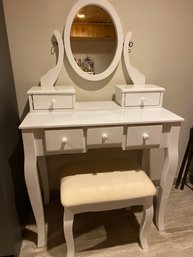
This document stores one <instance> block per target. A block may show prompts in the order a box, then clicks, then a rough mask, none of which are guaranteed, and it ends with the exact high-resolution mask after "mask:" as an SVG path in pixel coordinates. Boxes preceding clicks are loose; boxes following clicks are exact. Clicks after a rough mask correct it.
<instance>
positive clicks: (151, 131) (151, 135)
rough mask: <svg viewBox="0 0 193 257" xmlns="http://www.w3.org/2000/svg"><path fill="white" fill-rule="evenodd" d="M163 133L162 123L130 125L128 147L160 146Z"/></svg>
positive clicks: (127, 139) (127, 138)
mask: <svg viewBox="0 0 193 257" xmlns="http://www.w3.org/2000/svg"><path fill="white" fill-rule="evenodd" d="M161 133H162V125H153V126H151V125H150V126H131V127H128V128H127V137H126V148H138V147H139V148H141V147H142V148H143V147H144V148H145V147H148V146H158V145H159V144H160V140H161Z"/></svg>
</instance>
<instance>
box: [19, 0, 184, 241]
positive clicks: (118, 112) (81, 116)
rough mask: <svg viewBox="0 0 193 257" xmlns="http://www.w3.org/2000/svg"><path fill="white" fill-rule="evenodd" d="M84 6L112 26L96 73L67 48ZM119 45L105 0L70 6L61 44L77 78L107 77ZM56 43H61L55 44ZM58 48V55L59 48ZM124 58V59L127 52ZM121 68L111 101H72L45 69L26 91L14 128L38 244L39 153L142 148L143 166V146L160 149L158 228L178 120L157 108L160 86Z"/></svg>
mask: <svg viewBox="0 0 193 257" xmlns="http://www.w3.org/2000/svg"><path fill="white" fill-rule="evenodd" d="M85 6H88V7H89V6H92V7H93V6H96V7H99V8H101V9H103V10H104V11H105V12H106V13H107V14H108V15H109V16H110V17H111V19H112V21H113V24H114V27H115V32H116V33H115V34H116V45H117V47H116V51H115V54H114V55H113V59H112V61H111V62H110V64H109V66H108V67H107V68H106V69H105V70H104V71H103V72H102V73H99V74H91V73H88V72H85V71H83V70H82V69H81V68H80V67H79V65H78V64H77V62H76V61H75V58H74V57H73V53H72V50H71V39H70V33H71V27H72V23H73V20H74V19H75V17H76V15H77V13H78V12H79V11H80V10H82V9H83V8H84V7H85ZM126 38H127V37H126ZM59 40H60V38H58V41H59ZM127 40H128V38H127ZM122 44H123V35H122V28H121V24H120V20H119V17H118V15H117V14H116V12H115V10H114V8H113V7H112V6H111V5H110V4H109V3H108V2H107V1H103V0H100V1H99V0H85V1H83V0H80V1H78V2H77V3H76V4H75V5H74V6H73V7H72V10H71V12H70V13H69V16H68V19H67V21H66V25H65V31H64V46H65V50H66V54H67V57H68V61H69V63H70V64H71V66H72V68H73V69H74V71H75V72H76V73H77V74H78V75H79V76H80V77H81V78H83V79H85V80H89V81H90V83H92V82H93V81H100V80H103V79H104V78H106V77H108V76H109V75H110V74H111V73H112V72H113V71H114V69H115V68H116V66H117V64H118V62H119V60H120V58H121V53H122ZM58 45H60V47H62V45H61V44H60V43H59V44H58ZM124 49H125V46H124ZM59 51H60V53H62V50H60V49H59ZM124 58H125V60H127V56H125V57H124ZM58 63H59V62H58ZM57 65H58V66H57V69H55V70H54V69H52V75H51V77H52V81H56V79H57V76H58V74H59V68H58V67H59V66H60V64H57ZM127 70H128V72H129V73H130V72H131V74H132V75H131V77H132V78H133V82H134V84H133V85H115V99H116V101H106V102H76V92H75V90H74V88H73V87H72V86H69V85H68V86H64V87H54V85H51V86H49V87H46V85H45V81H49V79H50V73H49V72H48V75H44V80H43V81H44V83H43V84H42V86H41V87H34V88H32V89H30V90H29V91H28V97H29V104H30V112H29V113H28V114H27V116H26V117H25V119H24V120H23V121H22V123H21V125H20V129H21V130H22V135H23V143H24V152H25V180H26V185H27V190H28V194H29V198H30V202H31V205H32V208H33V212H34V215H35V220H36V223H37V233H38V242H37V245H38V246H45V245H46V231H45V218H44V207H43V201H42V195H41V191H40V181H39V176H38V170H37V157H40V158H38V165H39V168H40V175H41V177H42V182H43V189H44V190H43V191H44V201H45V203H46V202H49V186H48V179H47V172H46V161H45V156H46V155H55V154H64V158H65V154H66V153H72V154H73V153H86V152H87V151H88V150H89V149H92V148H99V149H100V148H101V149H102V148H108V147H109V148H111V147H119V148H121V149H122V150H123V151H124V150H129V149H143V150H144V151H143V152H144V155H143V164H145V163H147V162H148V160H147V159H146V158H147V156H148V155H147V154H146V153H147V152H148V151H149V149H152V148H163V149H164V152H165V158H164V165H163V171H162V177H161V181H160V186H159V190H158V195H157V203H156V209H155V224H156V226H157V228H158V230H159V231H163V230H164V213H165V208H166V204H167V200H168V197H169V194H170V191H171V187H172V184H173V180H174V176H175V173H176V168H177V164H178V139H179V133H180V126H181V123H182V121H183V118H181V117H179V116H178V115H176V114H174V113H172V112H170V111H168V110H166V109H165V108H163V107H162V100H163V94H164V88H161V87H158V86H154V85H147V84H145V83H144V76H143V74H141V73H140V72H139V71H138V70H136V69H135V68H133V67H132V66H131V65H130V63H129V64H128V67H127ZM135 81H136V83H135ZM139 82H141V84H140V83H139Z"/></svg>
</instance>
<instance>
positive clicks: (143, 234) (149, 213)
mask: <svg viewBox="0 0 193 257" xmlns="http://www.w3.org/2000/svg"><path fill="white" fill-rule="evenodd" d="M152 220H153V197H148V198H146V199H145V204H144V206H143V217H142V221H141V225H140V231H139V239H140V243H141V247H142V248H143V249H144V250H147V249H148V243H147V236H148V233H149V231H150V228H151V224H152Z"/></svg>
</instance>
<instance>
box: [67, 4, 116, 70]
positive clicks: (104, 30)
mask: <svg viewBox="0 0 193 257" xmlns="http://www.w3.org/2000/svg"><path fill="white" fill-rule="evenodd" d="M70 45H71V50H72V54H73V57H74V60H75V62H76V65H77V66H79V68H80V69H81V70H82V71H84V72H86V73H87V74H90V75H95V74H100V73H102V72H104V71H105V70H106V69H107V68H108V67H109V65H110V64H111V62H112V60H113V58H114V55H115V52H116V48H117V37H116V31H115V26H114V23H113V21H112V19H111V17H110V16H109V14H108V13H107V12H106V11H105V10H104V9H103V8H101V7H99V6H96V5H87V6H84V7H83V8H81V9H80V10H78V12H77V13H76V15H75V17H74V20H73V22H72V26H71V29H70Z"/></svg>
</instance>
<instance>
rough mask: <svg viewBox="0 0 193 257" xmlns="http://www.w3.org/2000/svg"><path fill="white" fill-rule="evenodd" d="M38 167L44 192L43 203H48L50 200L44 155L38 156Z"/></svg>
mask: <svg viewBox="0 0 193 257" xmlns="http://www.w3.org/2000/svg"><path fill="white" fill-rule="evenodd" d="M38 167H39V173H40V177H41V182H42V188H43V194H44V204H45V205H48V204H49V202H50V195H49V182H48V173H47V163H46V157H45V156H39V157H38Z"/></svg>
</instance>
